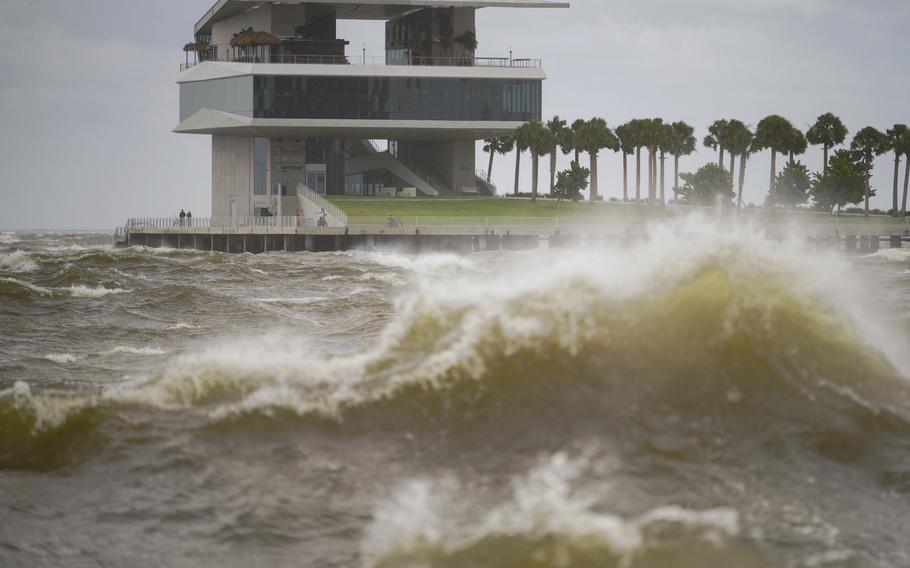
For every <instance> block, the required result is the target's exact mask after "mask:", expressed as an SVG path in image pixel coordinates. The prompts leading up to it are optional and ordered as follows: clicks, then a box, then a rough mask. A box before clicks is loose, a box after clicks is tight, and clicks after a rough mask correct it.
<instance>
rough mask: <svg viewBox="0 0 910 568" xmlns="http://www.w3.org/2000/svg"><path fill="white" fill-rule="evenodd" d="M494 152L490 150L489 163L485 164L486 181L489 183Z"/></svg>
mask: <svg viewBox="0 0 910 568" xmlns="http://www.w3.org/2000/svg"><path fill="white" fill-rule="evenodd" d="M494 153H495V152H494V151H493V150H490V165H489V166H487V183H490V176H491V175H493V154H494Z"/></svg>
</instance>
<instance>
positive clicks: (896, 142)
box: [887, 124, 907, 217]
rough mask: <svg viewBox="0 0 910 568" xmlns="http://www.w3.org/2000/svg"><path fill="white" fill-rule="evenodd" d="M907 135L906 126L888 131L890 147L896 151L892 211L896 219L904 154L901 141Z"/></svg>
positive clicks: (897, 125)
mask: <svg viewBox="0 0 910 568" xmlns="http://www.w3.org/2000/svg"><path fill="white" fill-rule="evenodd" d="M906 133H907V125H906V124H895V125H894V128H889V129H888V131H887V135H888V145H889V146H891V149H892V150H894V192H893V198H894V205H893V208H892V209H891V214H892V215H894V216H895V217H897V216H898V214H899V213H898V209H897V182H898V178H899V177H900V167H901V154H902V153H903V152H904V148H903V146H902V145H901V140H902V138H903V136H904V134H906Z"/></svg>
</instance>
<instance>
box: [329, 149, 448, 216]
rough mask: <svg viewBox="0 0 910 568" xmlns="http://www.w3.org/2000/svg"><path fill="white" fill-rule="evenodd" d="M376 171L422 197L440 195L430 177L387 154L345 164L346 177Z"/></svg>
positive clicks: (355, 157) (361, 157)
mask: <svg viewBox="0 0 910 568" xmlns="http://www.w3.org/2000/svg"><path fill="white" fill-rule="evenodd" d="M376 170H387V171H389V172H391V173H392V174H394V175H396V176H398V177H399V178H400V179H401V180H402V181H403V182H405V183H406V184H408V185H409V186H412V187H416V188H417V191H419V192H420V193H422V194H423V195H439V193H440V188H439V187H434V185H433V184H431V183H430V181H428V179H427V178H429V179H432V177H431V176H430V175H428V174H424V175H421V174H420V173H418V172H416V171H414V170H412V169H411V168H409V167H408V166H406V165H405V164H404V163H402V162H401V161H399V160H398V159H397V158H396V157H395V156H393V155H392V154H390V153H388V152H379V153H377V154H364V155H361V156H354V157H352V158H349V159H348V161H347V163H346V164H345V174H347V175H355V174H362V173H367V172H372V171H376ZM326 211H328V209H326Z"/></svg>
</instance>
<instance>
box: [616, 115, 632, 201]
mask: <svg viewBox="0 0 910 568" xmlns="http://www.w3.org/2000/svg"><path fill="white" fill-rule="evenodd" d="M632 134H633V133H632V131H631V126H629V123H626V124H621V125H619V126H617V127H616V138H618V139H619V151H620V152H622V200H623V201H628V200H629V156H631V155H632V154H634V153H635V144H634V139H633V136H632Z"/></svg>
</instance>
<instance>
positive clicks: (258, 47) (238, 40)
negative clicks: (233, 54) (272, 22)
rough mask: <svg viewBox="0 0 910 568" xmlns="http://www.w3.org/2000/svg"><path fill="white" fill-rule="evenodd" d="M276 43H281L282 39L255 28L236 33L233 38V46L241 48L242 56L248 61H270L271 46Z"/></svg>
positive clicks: (235, 48)
mask: <svg viewBox="0 0 910 568" xmlns="http://www.w3.org/2000/svg"><path fill="white" fill-rule="evenodd" d="M275 45H281V40H280V39H278V38H277V37H275V36H273V35H272V34H270V33H268V32H257V31H254V30H253V28H247V29H245V30H241V31H240V32H238V33H236V34H234V37H232V38H231V48H232V49H234V50H237V49H239V50H240V58H239V59H235V60H237V61H239V60H245V61H246V62H247V63H267V62H268V61H269V54H270V48H271V47H272V46H275Z"/></svg>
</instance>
